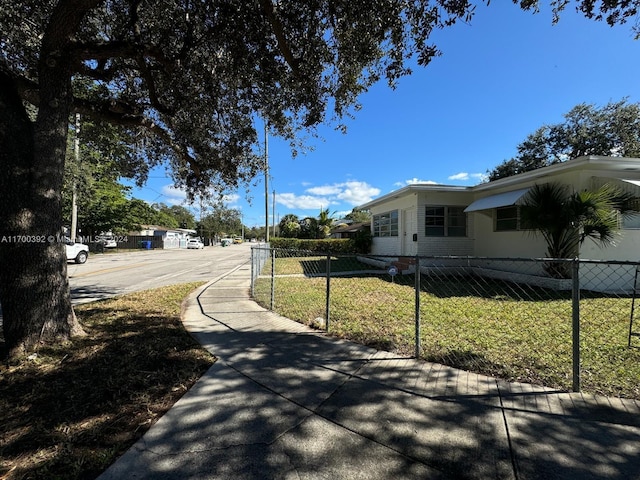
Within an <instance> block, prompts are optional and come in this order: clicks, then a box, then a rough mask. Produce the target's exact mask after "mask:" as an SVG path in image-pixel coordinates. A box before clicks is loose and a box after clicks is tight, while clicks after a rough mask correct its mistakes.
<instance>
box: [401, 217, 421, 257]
mask: <svg viewBox="0 0 640 480" xmlns="http://www.w3.org/2000/svg"><path fill="white" fill-rule="evenodd" d="M417 222H418V219H417V218H416V208H415V207H411V208H407V209H405V210H402V255H416V254H417V253H418V242H414V241H413V235H414V234H417V233H418V229H417Z"/></svg>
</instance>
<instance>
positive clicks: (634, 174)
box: [357, 155, 640, 210]
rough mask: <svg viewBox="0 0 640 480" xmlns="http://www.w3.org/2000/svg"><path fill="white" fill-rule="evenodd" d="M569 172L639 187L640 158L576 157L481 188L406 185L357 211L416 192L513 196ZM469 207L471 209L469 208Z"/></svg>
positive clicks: (502, 179)
mask: <svg viewBox="0 0 640 480" xmlns="http://www.w3.org/2000/svg"><path fill="white" fill-rule="evenodd" d="M572 170H575V171H580V170H593V171H594V174H595V175H597V176H599V177H606V178H612V179H617V180H620V181H624V182H628V183H632V184H634V185H636V186H639V184H640V158H629V157H604V156H596V155H590V156H585V157H578V158H576V159H573V160H568V161H566V162H562V163H556V164H555V165H550V166H548V167H542V168H538V169H536V170H532V171H530V172H525V173H520V174H518V175H513V176H511V177H506V178H501V179H499V180H494V181H492V182H486V183H481V184H478V185H474V186H469V187H461V186H452V185H440V184H427V183H416V184H412V185H407V186H406V187H403V188H401V189H399V190H395V191H393V192H390V193H387V194H386V195H383V196H381V197H378V198H376V199H374V200H372V201H370V202H368V203H365V204H363V205H360V206H359V207H357V208H360V209H369V208H371V207H373V206H375V205H378V204H381V203H385V202H387V201H389V200H392V199H395V198H400V197H403V196H405V195H407V194H409V193H417V192H429V191H432V192H472V193H485V195H483V197H485V198H488V197H487V196H486V194H490V193H491V191H492V190H496V191H504V190H505V189H506V193H512V190H510V189H509V187H512V188H513V192H514V194H515V191H516V190H522V189H523V188H522V186H523V184H527V183H529V184H531V182H535V181H536V180H538V179H540V178H544V177H548V176H552V175H556V174H559V173H563V172H567V171H572ZM517 187H520V188H519V189H518V188H517ZM639 188H640V186H639ZM501 194H502V192H500V193H497V194H495V195H492V198H493V197H498V196H499V195H501ZM501 198H502V197H499V198H497V199H496V198H494V200H495V201H498V200H500V199H501ZM518 198H520V197H518ZM481 200H484V198H481V199H479V200H478V201H481ZM516 200H517V199H516ZM474 203H475V202H474ZM494 203H495V202H494ZM512 204H513V203H512ZM476 206H477V205H476ZM469 207H471V205H470V206H469ZM487 208H491V207H487ZM473 210H479V208H474V209H473Z"/></svg>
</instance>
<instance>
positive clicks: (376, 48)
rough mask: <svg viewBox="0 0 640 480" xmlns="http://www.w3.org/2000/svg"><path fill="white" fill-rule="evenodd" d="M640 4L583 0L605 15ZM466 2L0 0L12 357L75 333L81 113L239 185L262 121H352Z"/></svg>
mask: <svg viewBox="0 0 640 480" xmlns="http://www.w3.org/2000/svg"><path fill="white" fill-rule="evenodd" d="M486 3H488V2H486ZM516 3H519V4H520V6H521V7H522V8H524V9H530V8H535V6H536V4H537V2H535V1H531V0H522V1H519V2H518V1H516ZM551 3H552V5H554V6H556V8H557V9H561V8H563V7H564V6H565V5H566V4H567V2H564V1H558V0H552V1H551ZM637 3H638V2H636V1H625V2H618V1H616V2H613V1H602V2H593V1H591V0H581V1H579V2H576V4H577V5H578V7H579V8H581V9H582V10H583V12H584V13H585V14H586V15H587V16H601V17H603V18H606V19H607V20H608V21H609V22H610V23H618V22H620V21H622V20H623V19H625V18H627V17H629V16H632V15H634V14H635V12H636V8H637ZM472 11H473V5H472V2H471V1H469V0H422V1H421V0H299V1H293V0H210V1H205V0H163V1H157V2H156V1H151V0H23V1H21V2H16V1H14V0H11V1H10V0H0V31H2V39H0V48H1V51H0V112H1V113H0V169H1V171H2V175H0V227H1V230H2V231H1V232H0V265H1V268H0V303H1V304H2V309H3V315H4V324H3V331H4V337H5V342H6V346H7V347H8V350H9V352H10V353H11V354H17V353H20V352H22V351H25V350H29V349H31V348H33V347H34V346H35V345H37V343H38V342H40V341H43V340H48V339H55V338H67V337H68V336H69V335H71V334H73V333H75V332H78V333H79V332H80V331H81V329H80V328H79V325H78V323H77V321H76V319H75V317H74V314H73V309H72V308H71V303H70V298H69V285H68V280H67V272H66V262H65V258H64V250H63V245H62V244H61V243H60V242H58V241H55V238H56V237H57V236H58V235H59V234H60V230H61V226H62V220H61V218H62V217H61V190H62V184H63V172H64V159H65V149H66V145H67V142H66V141H67V138H66V136H67V131H68V124H69V121H70V115H71V114H72V113H81V114H82V115H83V116H84V117H87V118H90V119H91V120H92V121H94V122H106V123H109V124H113V125H117V126H118V128H120V129H121V133H122V135H123V137H128V138H130V139H131V142H132V145H134V146H135V147H136V149H134V153H132V154H131V158H130V159H129V160H131V162H129V163H130V167H131V168H132V169H134V170H135V172H134V173H137V174H139V175H140V178H143V177H144V171H145V169H146V168H148V167H149V165H153V164H156V163H159V162H166V163H168V164H169V165H170V166H171V171H172V173H173V176H174V180H175V181H176V183H177V185H179V186H183V187H187V188H188V189H190V190H191V191H197V190H198V189H204V188H206V187H208V186H209V185H211V184H216V185H217V186H218V187H219V188H220V187H222V186H225V185H226V186H235V185H237V184H238V183H239V182H243V181H247V180H249V179H250V178H252V177H253V176H254V175H255V174H256V173H257V172H258V171H259V170H260V168H261V164H260V159H259V158H256V156H255V155H254V154H253V152H254V150H255V148H254V147H255V145H256V142H257V138H258V137H257V133H256V130H255V128H254V119H255V116H256V115H259V116H260V117H261V118H262V119H264V120H265V121H267V122H268V124H269V128H270V129H271V131H272V133H273V134H277V135H280V136H282V137H285V138H287V139H289V140H290V141H291V142H292V143H294V142H295V137H296V132H297V131H298V130H299V129H301V128H311V127H313V126H314V125H317V124H319V123H321V122H323V121H325V120H328V119H329V120H331V119H334V120H335V119H339V118H340V117H341V116H343V115H345V114H348V113H349V111H350V108H351V107H353V106H354V105H355V104H356V102H357V97H358V95H359V94H360V93H362V92H363V91H365V90H366V89H367V87H368V86H370V85H371V84H372V83H373V82H375V81H377V80H378V79H380V78H386V79H387V80H388V81H389V82H391V83H393V82H394V81H395V80H397V79H398V78H399V77H400V76H402V75H404V74H406V73H408V72H409V71H408V68H407V66H406V65H407V63H406V60H407V59H408V58H409V57H410V56H415V57H416V58H417V59H418V63H420V64H422V65H425V64H427V63H428V62H429V60H430V59H431V58H432V57H433V56H434V55H436V54H437V50H436V48H435V47H434V46H433V45H431V44H430V41H429V36H430V34H431V32H432V31H433V29H435V28H441V27H445V26H447V25H450V24H452V23H454V22H455V21H456V20H458V19H461V18H464V19H469V18H470V15H471V13H472ZM136 152H137V153H136ZM3 239H4V240H5V241H2V240H3ZM43 239H44V241H42V240H43Z"/></svg>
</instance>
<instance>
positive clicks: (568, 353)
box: [255, 259, 640, 399]
mask: <svg viewBox="0 0 640 480" xmlns="http://www.w3.org/2000/svg"><path fill="white" fill-rule="evenodd" d="M296 261H297V262H298V265H299V266H296ZM335 261H336V262H339V261H341V260H340V259H335ZM351 261H353V260H351ZM307 263H308V260H307V259H304V261H300V260H299V259H282V260H281V259H278V260H277V261H276V264H277V269H276V274H281V273H285V274H286V275H285V276H277V277H276V279H275V302H274V307H275V310H276V311H277V312H278V313H280V314H281V315H283V316H286V317H288V318H291V319H293V320H297V321H300V322H302V323H305V324H309V325H314V324H315V323H316V322H315V319H316V318H318V317H321V318H324V317H325V304H326V297H325V294H326V278H322V277H311V278H310V277H308V276H305V275H304V274H302V275H298V276H292V274H295V273H297V274H301V273H303V272H304V270H305V268H306V267H305V265H306V264H307ZM268 268H269V269H268V270H266V271H270V267H268ZM366 268H368V269H370V268H371V267H366ZM332 271H333V260H332ZM330 288H331V301H330V315H329V317H330V318H329V320H330V321H329V330H330V332H331V333H332V334H333V335H335V336H338V337H342V338H347V339H351V340H354V341H356V342H359V343H363V344H365V345H371V346H374V347H377V348H382V349H385V350H391V351H395V352H397V353H400V354H404V355H413V354H414V352H415V290H414V277H413V276H412V275H406V276H401V275H400V276H397V277H396V278H395V279H393V281H392V279H391V277H389V276H388V275H384V274H381V275H380V276H357V275H353V276H349V277H340V276H337V277H333V278H331V281H330ZM270 289H271V283H270V280H269V278H261V279H260V280H259V281H258V285H257V286H256V289H255V293H256V299H257V300H258V301H259V302H260V303H262V304H263V305H265V306H268V305H269V303H270ZM583 297H584V298H582V299H581V302H580V310H581V321H580V328H581V333H580V336H581V387H582V391H584V392H587V393H594V394H602V395H608V396H620V397H626V398H634V399H640V348H628V347H627V335H628V328H629V312H630V305H631V299H630V298H625V297H620V298H616V297H608V296H603V295H595V294H591V295H588V294H586V293H585V294H583ZM420 305H421V307H420V319H421V325H420V333H421V334H420V343H421V358H423V359H425V360H429V361H433V362H438V363H442V364H446V365H450V366H453V367H457V368H462V369H465V370H469V371H475V372H477V373H482V374H486V375H491V376H495V377H499V378H503V379H506V380H508V381H521V382H528V383H534V384H540V385H545V386H548V387H551V388H557V389H561V390H571V388H572V368H573V367H572V323H571V322H572V313H571V312H572V304H571V294H570V292H565V293H559V292H554V291H549V290H544V289H540V288H521V286H517V285H515V284H513V283H509V282H504V281H497V280H490V281H487V280H479V279H478V278H476V277H474V278H471V277H444V276H440V277H436V276H434V277H430V276H424V277H423V278H422V282H421V292H420ZM638 324H639V325H640V320H638ZM637 343H638V345H640V341H638V342H637Z"/></svg>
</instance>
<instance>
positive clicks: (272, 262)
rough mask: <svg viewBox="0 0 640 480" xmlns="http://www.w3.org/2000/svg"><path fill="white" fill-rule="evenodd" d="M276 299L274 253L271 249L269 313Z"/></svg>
mask: <svg viewBox="0 0 640 480" xmlns="http://www.w3.org/2000/svg"><path fill="white" fill-rule="evenodd" d="M275 297H276V251H275V249H274V248H272V249H271V311H273V308H274V305H275Z"/></svg>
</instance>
